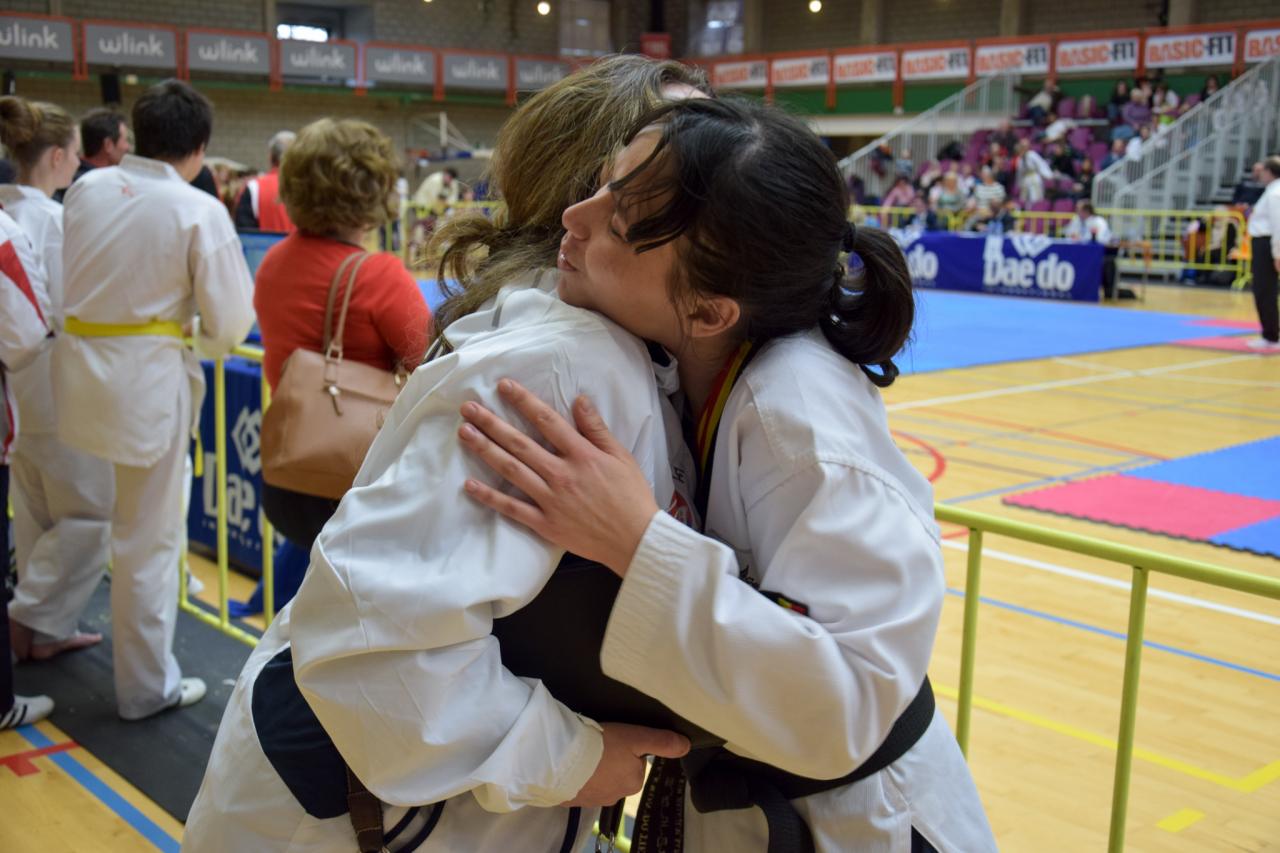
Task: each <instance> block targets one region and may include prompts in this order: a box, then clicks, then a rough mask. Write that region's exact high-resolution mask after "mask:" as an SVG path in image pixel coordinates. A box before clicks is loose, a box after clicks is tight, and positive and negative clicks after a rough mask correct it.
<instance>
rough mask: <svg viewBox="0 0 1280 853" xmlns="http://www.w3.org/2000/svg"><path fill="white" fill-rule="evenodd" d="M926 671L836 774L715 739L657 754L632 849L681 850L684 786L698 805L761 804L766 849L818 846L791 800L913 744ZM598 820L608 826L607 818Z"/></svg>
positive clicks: (924, 722) (926, 705)
mask: <svg viewBox="0 0 1280 853" xmlns="http://www.w3.org/2000/svg"><path fill="white" fill-rule="evenodd" d="M934 707H935V705H934V698H933V688H932V687H931V686H930V684H929V679H928V678H927V677H926V678H925V680H924V683H923V684H922V685H921V686H920V690H919V692H918V693H916V697H915V698H914V699H912V700H911V704H910V705H908V706H907V709H906V710H905V711H903V712H902V714H901V715H900V716H899V717H898V719H897V721H896V722H895V723H894V724H893V728H892V729H891V730H890V731H889V736H888V737H887V738H885V741H884V743H882V744H881V745H880V747H879V748H878V749H877V750H876V751H875V752H874V753H872V755H871V757H870V758H868V759H867V760H866V761H864V762H863V763H862V764H861V765H860V766H859V767H858V768H857V769H856V770H854V771H853V772H852V773H850V774H848V775H846V776H842V777H840V778H839V779H809V778H806V777H804V776H797V775H795V774H793V773H788V772H787V771H785V770H781V769H779V768H777V767H774V766H772V765H769V764H764V763H762V762H759V761H752V760H751V759H749V758H743V757H742V756H740V755H734V754H733V753H731V752H729V751H728V750H726V749H723V748H720V747H711V748H707V749H697V750H694V751H693V752H690V753H689V754H688V755H686V756H685V757H684V758H682V759H680V760H679V761H673V760H670V759H664V758H657V759H654V762H653V769H652V770H651V771H650V773H649V778H648V780H647V781H646V782H645V786H644V793H643V795H642V796H641V799H640V810H639V814H638V815H637V818H636V834H635V837H634V838H633V839H632V841H631V849H632V851H634V853H654V851H663V853H681V851H682V850H683V849H684V790H685V785H686V782H687V784H688V787H689V792H690V799H691V800H692V801H693V806H694V808H696V809H697V810H698V811H699V812H702V813H704V814H705V813H707V812H717V811H727V810H730V809H746V808H752V807H755V808H759V809H760V810H761V811H762V812H764V817H765V821H766V823H767V824H768V827H769V847H768V853H813V850H814V845H813V835H812V833H811V832H810V831H809V827H808V825H806V824H805V822H804V819H803V818H802V817H800V813H799V812H798V811H796V808H795V806H794V805H793V804H792V803H791V801H792V800H795V799H798V798H800V797H808V796H812V795H813V794H819V793H822V792H823V791H830V790H833V789H835V788H843V787H844V786H845V785H851V784H853V783H854V782H858V781H861V780H862V779H866V778H867V777H869V776H873V775H874V774H876V773H879V772H880V771H881V770H883V769H885V768H886V767H888V766H889V765H890V764H893V762H895V761H897V760H898V759H899V758H901V757H902V756H903V755H905V754H906V753H907V751H908V750H909V749H911V747H913V746H915V745H916V743H917V742H918V741H919V740H920V738H921V737H922V736H923V735H924V733H925V731H926V730H927V729H928V728H929V724H930V723H931V722H932V721H933V714H934ZM601 827H604V822H603V820H602V821H601Z"/></svg>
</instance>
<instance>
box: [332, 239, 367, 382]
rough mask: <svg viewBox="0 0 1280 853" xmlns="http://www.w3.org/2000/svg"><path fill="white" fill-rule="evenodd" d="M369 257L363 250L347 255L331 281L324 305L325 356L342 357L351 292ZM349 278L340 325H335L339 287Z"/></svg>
mask: <svg viewBox="0 0 1280 853" xmlns="http://www.w3.org/2000/svg"><path fill="white" fill-rule="evenodd" d="M368 259H369V253H368V252H366V251H364V250H361V251H358V252H352V253H351V254H349V255H347V256H346V257H345V258H344V259H343V260H342V263H341V264H339V265H338V269H337V270H336V271H335V272H334V273H333V280H332V281H330V282H329V298H328V299H327V300H326V301H325V305H324V345H323V347H322V349H323V351H324V356H325V358H336V359H338V360H341V359H342V332H343V329H345V328H346V325H347V308H348V306H350V305H351V292H352V291H353V290H355V289H356V276H357V275H358V274H359V273H360V267H361V266H362V265H363V264H364V262H365V261H367V260H368ZM348 271H349V273H348ZM344 275H345V277H346V279H347V289H346V292H345V293H343V295H342V309H341V310H340V311H339V313H338V325H337V328H336V329H335V328H334V327H333V325H332V324H333V305H334V303H335V302H336V301H337V296H338V288H339V287H341V286H342V279H343V277H344Z"/></svg>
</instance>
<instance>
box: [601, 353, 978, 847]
mask: <svg viewBox="0 0 1280 853" xmlns="http://www.w3.org/2000/svg"><path fill="white" fill-rule="evenodd" d="M711 471H712V474H711V477H712V479H711V486H710V492H709V496H708V500H707V510H706V512H707V520H706V526H705V530H706V535H705V536H703V535H700V534H698V533H697V532H696V531H695V530H692V529H690V528H688V527H686V526H685V525H682V524H678V523H675V522H674V521H673V520H672V519H670V518H669V517H667V516H666V515H664V514H662V513H658V514H657V515H655V516H654V519H653V520H652V521H651V522H650V525H649V528H648V530H647V531H646V532H645V535H644V537H643V539H642V540H641V543H640V546H639V548H638V549H637V550H636V553H635V556H634V558H633V560H632V563H631V565H630V567H629V569H628V572H627V574H626V576H625V577H624V579H623V582H622V587H621V590H620V591H619V593H618V597H617V600H616V602H615V603H614V607H613V611H612V614H611V616H610V619H609V627H608V630H607V632H606V635H605V641H604V646H603V649H602V652H601V663H602V665H603V668H604V672H605V674H606V675H609V676H611V677H613V678H616V679H618V680H619V681H622V682H624V683H626V684H629V685H631V686H632V687H634V688H636V689H638V690H640V691H641V692H643V693H647V694H649V695H650V696H653V697H654V698H656V699H658V700H659V701H661V702H663V703H664V704H665V705H667V706H668V707H669V708H671V709H672V710H673V711H675V712H676V713H678V714H680V715H681V716H682V717H684V718H685V719H687V720H689V721H691V722H693V723H695V724H697V725H700V726H702V727H704V728H706V729H709V730H711V731H714V732H716V733H717V734H718V735H720V736H722V737H724V738H725V739H726V740H727V744H726V748H727V749H728V750H729V751H730V752H734V753H737V754H739V755H742V756H745V757H747V758H750V759H754V760H757V761H763V762H766V763H768V764H771V765H774V766H775V767H779V768H781V769H783V770H785V771H788V772H790V773H794V774H797V775H799V776H804V777H810V778H818V779H836V778H840V777H842V776H844V775H846V774H849V773H850V772H851V771H852V770H854V768H856V767H858V766H859V765H861V764H863V763H864V762H865V761H866V759H867V758H869V757H870V756H871V754H872V753H873V752H874V751H875V750H876V748H877V747H878V746H880V744H881V742H882V741H883V740H884V739H885V737H886V735H887V734H888V732H889V730H890V728H891V727H892V726H893V724H894V721H895V720H896V719H897V718H898V716H899V715H900V714H902V712H903V711H904V709H905V708H906V707H907V705H908V704H909V703H910V702H911V700H912V699H913V698H914V697H915V695H916V693H917V691H918V690H919V689H920V685H921V682H922V681H923V679H924V676H925V671H926V668H927V666H928V664H929V659H930V656H931V654H932V650H933V641H934V634H935V632H936V629H937V624H938V619H939V614H940V613H941V610H942V597H943V594H944V589H945V581H944V577H943V564H942V553H941V550H940V547H939V538H938V530H937V526H936V525H935V523H934V520H933V511H932V507H933V495H932V489H931V487H930V486H929V484H928V483H927V482H926V481H925V479H924V477H922V476H921V475H920V474H919V473H918V472H917V471H916V470H915V469H914V468H913V467H912V465H911V464H910V462H908V461H907V459H906V458H905V457H904V456H903V454H902V453H901V452H900V451H899V450H898V448H897V447H896V446H895V445H894V443H893V439H892V437H891V436H890V433H889V428H888V423H887V419H886V415H885V409H884V404H883V402H882V400H881V398H880V394H879V391H878V390H877V389H876V388H875V386H873V385H872V384H871V382H870V381H869V380H868V379H867V378H866V376H864V375H863V374H862V372H861V371H860V370H859V368H858V367H857V366H856V365H854V364H852V363H850V362H849V361H848V360H847V359H845V358H844V357H843V356H841V355H839V354H838V353H837V352H836V351H835V350H833V349H832V348H831V346H830V345H829V344H828V343H827V342H826V340H825V339H824V338H823V336H822V334H821V332H819V331H817V330H814V331H811V332H809V333H805V334H800V335H794V336H791V337H787V338H782V339H779V340H776V341H774V342H772V343H770V344H767V345H766V346H765V347H764V348H763V349H762V350H761V351H760V352H759V353H758V354H757V355H756V357H755V358H754V359H753V360H752V361H751V362H750V363H749V364H748V365H747V366H746V368H745V369H744V371H743V373H742V375H741V377H740V378H739V379H738V381H737V383H736V385H735V386H734V387H733V390H732V392H731V393H730V395H729V396H728V398H727V400H726V401H725V407H724V411H723V414H722V416H721V420H720V427H719V433H718V439H717V441H716V444H715V450H714V462H713V465H712V469H711ZM757 588H758V589H762V590H768V591H770V592H771V593H773V594H774V595H773V598H775V599H776V598H778V594H780V595H781V596H782V597H783V598H785V599H786V600H787V601H788V602H789V603H790V605H791V606H792V607H793V608H794V609H791V610H788V609H786V608H784V607H780V606H779V605H778V604H777V603H775V601H774V600H771V599H770V598H769V597H766V596H764V595H761V594H760V593H759V592H757V591H756V589H757ZM804 610H807V612H808V615H801V614H800V612H797V611H804ZM795 807H796V810H797V811H798V812H799V813H800V816H801V817H802V818H804V820H805V822H806V823H807V824H808V825H809V828H810V830H811V831H812V833H813V836H814V842H815V845H816V847H817V850H818V851H820V853H836V851H855V850H856V851H859V853H897V851H904V852H905V851H909V850H910V849H911V831H912V828H913V827H914V828H915V829H916V830H917V831H918V832H919V833H920V834H921V835H923V836H924V837H925V838H926V839H927V840H928V841H930V842H931V843H932V844H933V845H934V847H936V848H937V849H938V850H939V851H942V853H979V851H992V850H994V849H995V842H994V840H993V838H992V835H991V830H990V827H989V826H988V823H987V819H986V816H985V814H984V812H983V810H982V804H981V802H979V800H978V795H977V790H976V789H975V787H974V784H973V780H972V778H971V777H970V775H969V770H968V767H967V766H966V765H965V763H964V758H963V757H962V755H961V753H960V750H959V747H958V746H957V744H956V741H955V738H954V736H953V735H952V734H951V731H950V730H949V728H948V727H947V724H946V722H945V721H944V720H943V718H942V716H941V714H940V713H938V712H936V711H935V713H934V716H933V722H932V723H931V724H930V725H929V727H928V729H927V730H926V731H925V733H924V735H923V736H922V737H921V738H920V740H919V741H917V742H916V744H915V745H914V746H913V747H912V748H911V749H910V750H909V751H908V752H907V753H906V754H905V755H903V756H902V757H901V758H899V759H898V760H897V761H896V762H894V763H893V764H891V765H890V766H889V767H887V768H885V769H884V770H882V771H880V772H879V773H876V774H874V775H872V776H870V777H868V778H866V779H863V780H861V781H859V782H854V783H853V784H851V785H847V786H845V787H841V788H835V789H832V790H829V791H825V792H822V793H818V794H814V795H812V796H808V797H802V798H800V799H797V800H795ZM684 814H685V828H686V833H685V845H684V849H685V850H686V851H689V852H690V853H694V852H695V851H696V853H703V852H704V851H705V853H713V852H714V853H719V851H725V850H735V851H738V850H740V851H763V850H765V846H766V839H767V837H768V836H767V833H766V827H765V820H764V817H763V815H762V813H761V812H760V810H758V809H739V810H733V811H720V812H712V813H709V814H699V813H698V812H697V811H696V810H695V809H694V808H693V806H692V804H691V802H686V805H685V811H684Z"/></svg>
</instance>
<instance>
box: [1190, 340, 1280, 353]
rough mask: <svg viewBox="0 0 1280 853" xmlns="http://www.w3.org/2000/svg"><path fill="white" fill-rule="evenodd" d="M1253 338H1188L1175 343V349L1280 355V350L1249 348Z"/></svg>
mask: <svg viewBox="0 0 1280 853" xmlns="http://www.w3.org/2000/svg"><path fill="white" fill-rule="evenodd" d="M1251 340H1253V338H1252V337H1251V336H1249V335H1223V336H1221V337H1216V338H1188V339H1187V340H1184V341H1174V342H1173V345H1174V346H1175V347H1195V348H1196V349H1211V350H1219V351H1221V352H1244V353H1253V354H1254V355H1280V349H1272V350H1257V349H1254V348H1253V347H1251V346H1249V341H1251Z"/></svg>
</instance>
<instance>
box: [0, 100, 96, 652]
mask: <svg viewBox="0 0 1280 853" xmlns="http://www.w3.org/2000/svg"><path fill="white" fill-rule="evenodd" d="M0 140H3V141H4V144H5V147H6V148H7V149H8V150H9V152H10V153H11V154H12V155H13V157H14V159H15V160H16V161H17V164H18V182H17V183H16V184H5V185H3V186H0V205H3V207H4V210H5V212H7V213H8V214H9V215H10V216H12V217H13V219H14V220H15V221H16V222H17V223H18V225H19V226H20V227H21V228H22V230H23V231H24V232H25V233H26V235H27V237H29V238H30V240H31V243H32V245H33V247H34V249H35V253H36V256H37V257H38V258H39V259H40V261H41V262H42V266H43V271H42V274H41V275H40V277H39V279H38V280H36V281H34V282H33V285H34V286H36V287H40V284H39V282H40V281H43V283H44V287H45V289H44V291H43V292H42V293H41V294H40V306H41V310H42V312H43V314H44V319H45V321H46V322H47V323H48V325H49V327H50V329H51V330H52V332H53V333H58V332H61V331H62V327H63V314H62V294H63V280H62V278H63V277H62V250H63V234H62V213H63V210H62V206H61V205H59V204H58V203H57V202H55V201H54V200H53V199H52V198H51V196H52V195H53V193H54V191H55V190H58V189H65V188H66V187H67V186H69V185H70V184H71V180H72V177H73V176H74V175H75V173H76V167H77V165H78V164H79V159H78V158H77V156H76V155H77V153H78V152H79V151H80V139H79V133H78V128H77V126H76V122H75V121H73V120H72V118H71V116H69V115H68V114H67V113H66V112H65V111H63V109H62V108H61V107H58V106H56V105H54V104H49V103H40V102H29V101H26V100H24V99H23V98H18V97H6V98H0ZM6 380H7V382H8V390H9V391H11V392H12V394H13V400H12V402H14V403H16V404H17V414H18V418H17V423H19V424H20V425H21V432H20V434H19V436H18V438H17V440H16V441H15V442H14V443H13V445H12V452H11V457H10V465H11V466H12V475H13V487H14V488H13V539H14V558H15V562H16V566H17V570H18V586H17V589H16V590H15V591H14V600H13V604H12V605H10V608H9V610H10V614H9V615H10V620H11V630H12V634H13V651H14V654H15V656H16V658H17V660H19V661H22V660H27V659H29V658H35V659H41V660H43V659H47V658H50V657H53V656H54V655H57V654H60V653H62V652H66V651H72V650H75V649H81V648H85V647H86V646H91V645H93V644H95V643H97V642H100V641H101V640H102V635H101V634H82V633H80V632H79V631H78V630H77V627H78V624H79V619H80V615H81V613H82V612H83V611H84V608H85V605H86V604H87V603H88V601H89V597H90V596H91V595H92V594H93V592H94V591H95V590H96V589H97V588H98V584H99V582H100V581H101V580H102V573H103V571H104V570H105V569H106V566H107V563H108V562H109V561H110V554H109V553H108V550H107V544H108V541H109V539H110V536H111V506H112V498H113V494H114V489H113V485H112V484H113V479H114V478H113V476H112V475H113V471H112V467H111V463H109V462H107V461H106V460H105V459H101V458H99V457H97V456H93V455H90V454H88V453H85V452H83V451H80V450H77V449H76V448H74V447H71V446H69V445H67V444H64V443H63V442H61V441H59V440H58V417H57V412H56V410H55V407H54V401H53V394H52V391H51V386H52V382H53V352H52V348H51V347H49V348H45V349H44V350H43V351H42V352H40V353H39V354H38V355H35V356H34V357H33V358H32V359H31V361H30V363H28V364H27V365H25V366H24V367H22V369H20V370H15V369H12V366H11V367H10V370H9V371H8V375H7V376H6ZM0 554H3V555H4V556H5V557H6V559H7V556H8V551H7V550H6V551H0ZM0 606H2V605H0Z"/></svg>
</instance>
